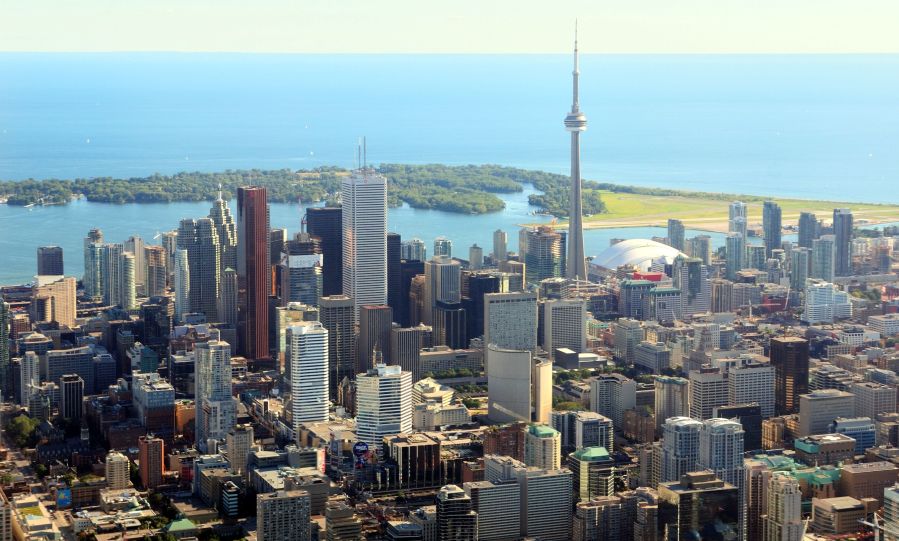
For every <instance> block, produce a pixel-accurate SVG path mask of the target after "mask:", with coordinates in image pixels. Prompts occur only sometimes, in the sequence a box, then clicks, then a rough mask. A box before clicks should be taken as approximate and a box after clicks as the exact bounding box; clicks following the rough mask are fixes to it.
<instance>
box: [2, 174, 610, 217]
mask: <svg viewBox="0 0 899 541" xmlns="http://www.w3.org/2000/svg"><path fill="white" fill-rule="evenodd" d="M376 170H377V171H378V172H379V173H381V174H382V175H384V176H385V177H386V178H387V182H388V202H389V204H390V205H391V206H398V205H400V204H402V203H406V204H408V205H409V206H411V207H414V208H421V209H435V210H442V211H446V212H456V213H463V214H485V213H488V212H497V211H500V210H502V209H503V208H504V207H505V203H504V202H503V200H502V199H500V198H499V197H498V195H497V194H504V193H515V192H521V191H522V190H523V185H524V184H532V185H533V186H534V187H535V188H536V189H537V190H540V191H541V192H543V193H541V194H535V195H531V196H530V202H531V204H532V205H535V206H537V207H538V208H539V209H540V210H541V211H542V212H546V213H548V214H552V215H554V216H558V217H565V216H567V211H568V193H569V188H568V186H569V178H568V177H566V176H563V175H555V174H551V173H545V172H542V171H529V170H525V169H518V168H514V167H502V166H498V165H462V166H448V165H439V164H428V165H403V164H381V165H380V166H378V167H377V168H376ZM348 174H350V172H349V171H348V170H346V169H341V168H337V167H319V168H316V169H311V170H298V171H294V170H291V169H276V170H259V169H251V170H229V171H224V172H219V173H201V172H184V173H177V174H174V175H160V174H154V175H150V176H147V177H131V178H113V177H98V178H90V179H83V178H79V179H74V180H60V179H46V180H33V179H29V180H22V181H3V182H0V197H2V198H5V199H6V200H7V203H8V204H10V205H23V206H24V205H33V204H43V205H59V204H66V203H68V202H69V201H70V200H72V199H73V198H81V197H83V198H85V199H87V200H88V201H94V202H101V203H118V204H122V203H170V202H175V201H204V200H210V199H213V198H215V197H217V194H218V190H219V185H221V186H222V191H223V195H224V196H225V197H226V198H230V197H233V195H234V194H235V192H236V190H237V187H238V186H243V185H248V184H253V185H258V186H265V187H266V188H268V194H269V201H271V202H273V203H286V202H294V201H297V200H299V201H302V202H303V203H317V202H321V201H329V200H334V199H336V197H337V194H338V192H339V191H340V180H341V177H344V176H346V175H348ZM602 211H603V205H602V200H601V198H600V196H599V190H596V189H586V190H585V202H584V212H585V214H596V213H599V212H602Z"/></svg>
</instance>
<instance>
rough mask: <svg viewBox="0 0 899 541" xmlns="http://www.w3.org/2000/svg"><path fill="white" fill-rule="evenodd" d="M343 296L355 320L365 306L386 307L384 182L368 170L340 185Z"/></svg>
mask: <svg viewBox="0 0 899 541" xmlns="http://www.w3.org/2000/svg"><path fill="white" fill-rule="evenodd" d="M340 193H341V200H342V202H343V216H342V220H343V223H342V227H343V294H344V295H348V296H349V297H350V298H351V299H353V305H354V307H355V317H356V320H357V321H358V319H359V307H360V306H362V305H366V304H372V305H377V304H387V179H386V178H384V177H383V176H381V175H379V174H377V173H375V172H374V171H372V170H369V169H362V170H359V171H354V172H353V174H352V175H350V176H349V177H346V178H344V179H343V181H342V182H341V192H340Z"/></svg>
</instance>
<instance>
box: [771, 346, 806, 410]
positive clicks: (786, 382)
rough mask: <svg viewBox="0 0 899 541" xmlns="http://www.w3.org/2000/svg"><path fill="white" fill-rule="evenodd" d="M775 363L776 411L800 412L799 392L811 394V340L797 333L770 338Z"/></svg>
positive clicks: (773, 363) (772, 361)
mask: <svg viewBox="0 0 899 541" xmlns="http://www.w3.org/2000/svg"><path fill="white" fill-rule="evenodd" d="M770 348H771V350H770V352H769V357H771V364H772V365H773V366H774V411H775V413H776V414H777V415H788V414H791V413H799V395H802V394H806V393H808V358H809V352H808V340H806V339H805V338H799V337H798V336H783V337H780V338H772V339H771V346H770Z"/></svg>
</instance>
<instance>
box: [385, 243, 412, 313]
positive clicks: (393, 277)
mask: <svg viewBox="0 0 899 541" xmlns="http://www.w3.org/2000/svg"><path fill="white" fill-rule="evenodd" d="M402 245H403V241H402V238H401V237H400V235H399V234H398V233H387V304H389V305H390V307H391V308H393V313H394V314H396V315H397V317H396V319H397V321H399V319H400V318H399V317H398V316H399V313H400V312H401V311H402V307H401V305H402V304H408V303H409V299H408V298H407V299H406V301H405V302H403V296H402V295H403V291H402V290H403V255H402V252H403V246H402Z"/></svg>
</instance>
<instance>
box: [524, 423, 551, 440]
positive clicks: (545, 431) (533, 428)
mask: <svg viewBox="0 0 899 541" xmlns="http://www.w3.org/2000/svg"><path fill="white" fill-rule="evenodd" d="M528 432H530V433H531V434H532V435H534V436H537V437H538V438H552V437H554V436H557V435H558V434H559V431H558V430H556V429H555V428H553V427H551V426H546V425H538V424H532V425H530V426H529V427H528Z"/></svg>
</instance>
